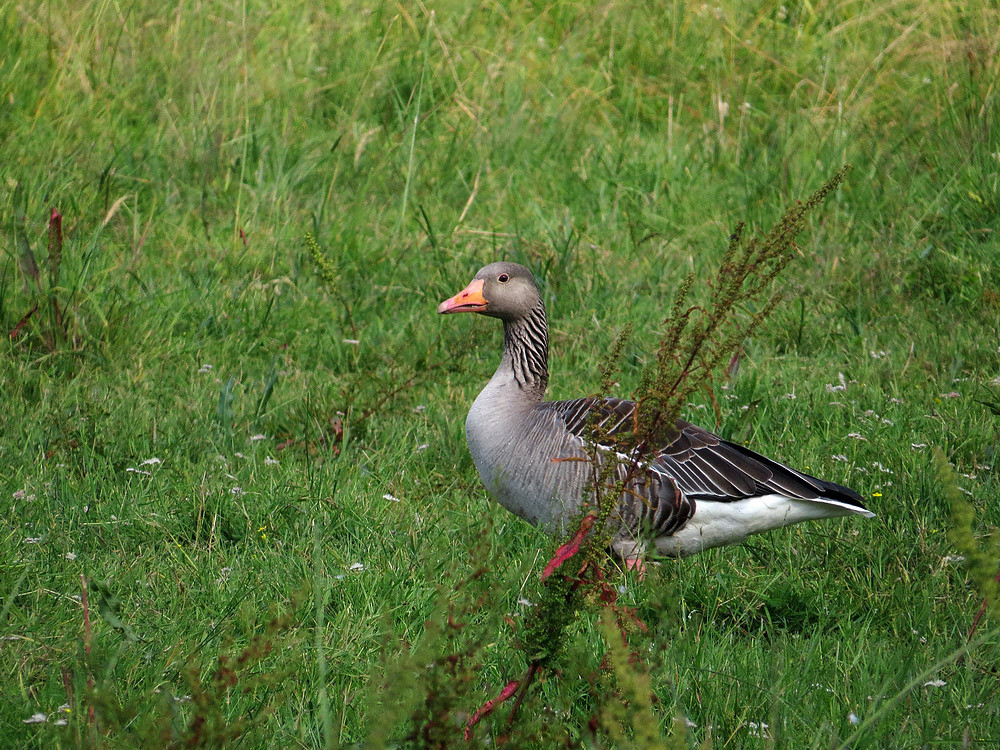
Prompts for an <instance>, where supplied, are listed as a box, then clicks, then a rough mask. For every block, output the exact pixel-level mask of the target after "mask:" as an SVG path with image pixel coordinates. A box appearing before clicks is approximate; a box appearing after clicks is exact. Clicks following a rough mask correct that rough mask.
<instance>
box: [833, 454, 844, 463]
mask: <svg viewBox="0 0 1000 750" xmlns="http://www.w3.org/2000/svg"><path fill="white" fill-rule="evenodd" d="M830 458H831V459H833V460H834V461H842V462H843V463H845V464H846V463H847V456H845V455H844V454H843V453H834V454H833V455H832V456H830Z"/></svg>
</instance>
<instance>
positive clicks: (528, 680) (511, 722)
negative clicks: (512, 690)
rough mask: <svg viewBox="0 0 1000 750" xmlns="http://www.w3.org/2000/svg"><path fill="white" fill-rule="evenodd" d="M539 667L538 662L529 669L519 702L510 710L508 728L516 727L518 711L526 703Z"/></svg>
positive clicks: (534, 662) (518, 696) (532, 663)
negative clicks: (526, 697) (525, 699)
mask: <svg viewBox="0 0 1000 750" xmlns="http://www.w3.org/2000/svg"><path fill="white" fill-rule="evenodd" d="M539 667H540V665H539V663H538V661H537V660H535V661H532V662H531V666H530V667H528V674H526V675H525V677H524V685H523V686H522V688H521V690H520V691H519V692H518V694H517V700H515V701H514V706H513V707H512V708H511V709H510V716H508V717H507V727H508V728H510V727H512V726H514V719H516V718H517V711H518V709H519V708H521V704H522V703H523V702H524V696H526V695H527V694H528V691H529V690H530V689H531V683H532V682H533V681H534V679H535V675H536V674H537V673H538V670H539Z"/></svg>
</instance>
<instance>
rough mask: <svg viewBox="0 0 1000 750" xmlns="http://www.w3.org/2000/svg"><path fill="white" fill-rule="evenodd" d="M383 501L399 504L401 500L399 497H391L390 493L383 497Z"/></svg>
mask: <svg viewBox="0 0 1000 750" xmlns="http://www.w3.org/2000/svg"><path fill="white" fill-rule="evenodd" d="M382 499H383V500H391V501H392V502H394V503H398V502H399V498H398V497H396V496H395V495H390V494H389V493H388V492H387V493H386V494H384V495H382Z"/></svg>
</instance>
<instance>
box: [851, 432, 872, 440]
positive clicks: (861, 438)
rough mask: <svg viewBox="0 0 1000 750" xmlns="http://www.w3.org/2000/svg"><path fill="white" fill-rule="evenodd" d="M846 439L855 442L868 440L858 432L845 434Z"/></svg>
mask: <svg viewBox="0 0 1000 750" xmlns="http://www.w3.org/2000/svg"><path fill="white" fill-rule="evenodd" d="M847 437H849V438H854V439H855V440H868V438H866V437H865V436H864V435H862V434H861V433H860V432H849V433H847Z"/></svg>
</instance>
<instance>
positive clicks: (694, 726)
mask: <svg viewBox="0 0 1000 750" xmlns="http://www.w3.org/2000/svg"><path fill="white" fill-rule="evenodd" d="M684 726H686V727H687V728H688V729H697V728H698V725H697V724H695V723H694V722H693V721H691V719H689V718H688V717H687V716H685V717H684Z"/></svg>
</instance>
